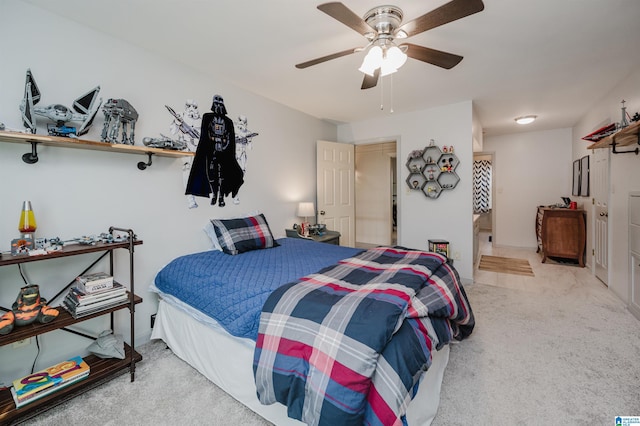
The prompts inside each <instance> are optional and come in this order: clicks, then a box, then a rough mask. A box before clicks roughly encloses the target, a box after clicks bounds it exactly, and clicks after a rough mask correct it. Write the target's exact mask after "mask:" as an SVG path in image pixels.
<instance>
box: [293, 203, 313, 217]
mask: <svg viewBox="0 0 640 426" xmlns="http://www.w3.org/2000/svg"><path fill="white" fill-rule="evenodd" d="M315 215H316V209H315V207H314V206H313V203H311V202H304V203H299V204H298V213H297V216H298V217H305V218H306V217H311V216H315Z"/></svg>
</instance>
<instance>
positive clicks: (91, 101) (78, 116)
mask: <svg viewBox="0 0 640 426" xmlns="http://www.w3.org/2000/svg"><path fill="white" fill-rule="evenodd" d="M98 93H100V86H96V87H94V88H93V89H91V90H90V91H89V92H87V93H85V94H84V95H82V96H80V97H79V98H77V99H76V100H75V101H73V109H71V108H68V107H66V106H64V105H61V104H52V105H48V106H46V107H36V106H35V105H37V104H38V103H39V102H40V89H38V85H37V84H36V80H35V79H34V78H33V74H32V73H31V70H30V69H27V77H26V80H25V85H24V98H23V99H22V102H21V103H20V111H21V112H22V123H23V124H24V127H25V128H26V129H27V130H29V131H30V132H31V133H36V116H38V115H39V116H41V117H45V118H48V119H49V120H51V121H55V122H56V124H55V125H48V126H47V129H48V132H49V135H51V136H64V137H78V136H81V135H84V134H85V133H87V132H88V131H89V128H90V127H91V124H93V120H94V118H95V117H96V113H97V112H98V109H99V108H100V105H101V104H102V99H100V100H98V104H97V105H96V99H97V97H98ZM69 121H79V122H81V123H82V124H81V125H80V128H79V129H78V130H76V128H75V127H69V126H67V125H66V123H67V122H69Z"/></svg>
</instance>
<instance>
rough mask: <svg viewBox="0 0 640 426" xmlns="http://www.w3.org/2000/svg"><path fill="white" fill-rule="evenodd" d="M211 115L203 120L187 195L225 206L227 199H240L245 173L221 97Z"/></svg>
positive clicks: (216, 98) (231, 125)
mask: <svg viewBox="0 0 640 426" xmlns="http://www.w3.org/2000/svg"><path fill="white" fill-rule="evenodd" d="M211 111H212V112H208V113H206V114H204V115H203V116H202V128H201V130H200V141H199V142H198V147H197V148H196V154H195V157H194V159H193V166H192V167H191V173H190V175H189V180H188V182H187V188H186V191H185V194H187V195H189V194H191V195H195V196H197V197H207V198H208V197H211V204H212V205H214V204H216V202H217V203H218V206H220V207H224V206H225V204H226V203H225V198H226V197H228V196H229V195H231V197H233V198H234V199H236V200H237V199H238V192H239V191H240V187H241V186H242V184H243V183H244V171H243V170H242V168H241V167H240V165H239V164H238V160H237V159H236V136H235V130H234V124H233V121H232V120H231V119H230V118H229V117H227V109H226V108H225V106H224V100H223V99H222V97H221V96H220V95H215V96H214V97H213V104H212V106H211Z"/></svg>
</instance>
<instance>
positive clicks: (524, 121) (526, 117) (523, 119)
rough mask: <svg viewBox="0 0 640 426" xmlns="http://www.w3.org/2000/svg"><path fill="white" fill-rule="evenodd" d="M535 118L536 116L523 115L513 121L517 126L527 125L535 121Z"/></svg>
mask: <svg viewBox="0 0 640 426" xmlns="http://www.w3.org/2000/svg"><path fill="white" fill-rule="evenodd" d="M536 118H538V116H537V115H524V116H522V117H518V118H516V119H515V120H516V123H518V124H529V123H533V122H534V121H536Z"/></svg>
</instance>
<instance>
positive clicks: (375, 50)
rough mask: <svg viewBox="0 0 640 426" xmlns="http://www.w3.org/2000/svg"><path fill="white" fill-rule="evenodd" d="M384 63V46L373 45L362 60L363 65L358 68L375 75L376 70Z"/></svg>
mask: <svg viewBox="0 0 640 426" xmlns="http://www.w3.org/2000/svg"><path fill="white" fill-rule="evenodd" d="M381 63H382V48H381V47H380V46H373V47H372V48H371V49H369V51H368V52H367V55H366V56H365V57H364V60H363V61H362V65H360V68H358V70H359V71H360V72H363V73H365V74H367V75H370V76H373V73H374V72H375V70H377V69H378V68H380V64H381Z"/></svg>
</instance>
